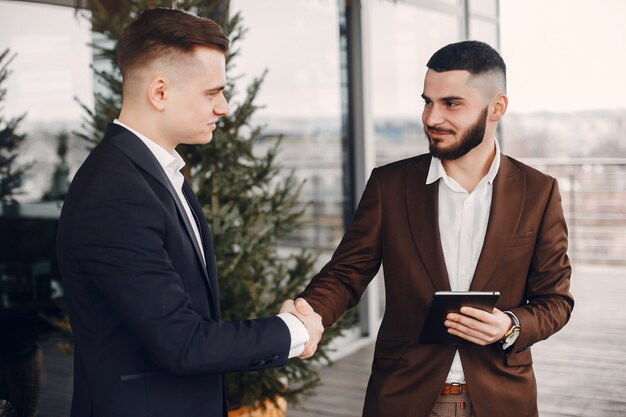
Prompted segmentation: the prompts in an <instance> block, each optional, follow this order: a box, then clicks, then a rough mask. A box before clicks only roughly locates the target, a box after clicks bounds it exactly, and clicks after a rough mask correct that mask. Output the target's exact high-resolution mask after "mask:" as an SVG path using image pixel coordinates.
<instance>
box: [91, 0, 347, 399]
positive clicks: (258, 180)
mask: <svg viewBox="0 0 626 417" xmlns="http://www.w3.org/2000/svg"><path fill="white" fill-rule="evenodd" d="M93 4H94V9H93V10H94V12H93V15H92V19H93V30H94V32H96V33H95V34H94V39H96V40H94V44H95V45H94V47H95V48H96V50H97V51H98V56H100V57H102V59H103V60H105V61H108V66H106V65H104V66H103V65H102V63H99V64H98V63H96V67H97V68H102V69H96V68H94V72H95V75H96V78H97V80H98V83H99V84H100V86H104V87H105V88H101V89H100V90H101V91H100V90H99V92H98V93H97V94H96V97H95V101H96V103H95V110H94V111H93V112H92V111H90V110H89V109H87V108H85V110H86V111H87V115H86V117H85V124H84V130H85V131H84V132H81V134H80V136H81V137H83V138H84V139H86V140H89V141H91V142H94V143H95V142H97V141H99V140H100V138H101V137H102V135H103V132H104V129H105V127H106V123H107V122H108V121H110V120H112V119H113V118H115V117H117V115H118V114H119V109H120V105H121V78H120V75H119V72H118V70H117V69H115V70H113V68H115V52H114V46H115V44H116V41H117V39H118V38H119V35H120V33H121V29H122V27H123V26H125V25H126V24H127V23H128V22H129V21H130V20H131V19H132V18H134V17H135V16H136V15H137V14H138V13H139V12H140V11H142V10H144V9H146V8H148V7H157V6H171V2H167V3H166V2H163V1H151V2H146V1H132V2H131V3H130V4H121V5H116V7H114V8H111V7H109V8H107V7H105V6H104V5H103V4H101V3H99V2H98V1H97V0H96V1H95V2H94V3H93ZM224 5H225V2H223V1H217V0H212V1H205V2H203V3H202V4H200V2H196V1H182V2H177V3H176V6H177V7H178V8H179V9H183V10H188V11H192V12H193V13H195V14H197V15H198V16H203V17H208V18H212V19H213V20H215V21H217V22H218V23H219V24H220V25H221V26H222V27H223V28H224V30H225V32H226V33H227V34H228V35H229V38H230V40H231V52H230V54H229V56H228V59H227V73H228V75H229V81H228V84H227V87H226V90H225V95H226V98H227V99H228V100H229V102H230V103H231V114H230V115H229V116H228V117H225V118H223V119H222V120H221V122H220V126H219V128H218V129H217V130H216V131H215V132H214V134H213V140H212V142H211V143H210V144H209V145H206V146H181V147H179V149H178V151H179V152H180V153H181V155H182V156H183V157H184V158H185V160H186V161H187V164H188V166H189V167H190V172H191V183H192V187H193V189H194V190H196V191H197V195H198V199H199V200H200V203H201V204H202V207H203V209H204V214H205V216H206V218H207V220H208V222H209V225H210V227H211V230H212V232H213V239H214V243H215V252H216V259H217V270H218V275H219V285H220V299H221V307H222V314H223V318H224V319H225V320H241V319H246V318H256V317H264V316H272V315H275V314H276V313H277V312H278V310H279V308H280V305H281V304H282V302H283V301H284V300H286V299H289V298H293V297H294V296H295V295H296V294H297V293H298V292H299V291H300V290H301V289H302V288H303V287H304V285H306V283H307V282H308V280H309V279H310V278H311V277H312V276H313V267H314V261H315V257H314V256H313V254H311V253H308V252H305V251H301V252H299V253H295V254H288V255H280V254H279V252H278V246H279V243H280V242H281V240H282V239H284V238H286V236H287V235H288V234H289V233H291V232H293V231H294V230H295V229H296V228H298V227H300V226H301V220H300V219H301V216H302V213H303V210H304V208H303V207H302V205H301V204H300V202H299V201H298V197H299V193H300V189H301V186H302V184H299V183H298V182H297V181H296V179H295V177H294V176H293V175H288V176H287V177H286V178H281V176H280V175H279V174H280V167H279V166H277V164H276V161H275V157H276V154H277V152H278V150H279V148H280V140H279V141H277V142H276V143H275V144H274V145H273V146H272V147H271V148H270V150H269V151H268V152H267V153H266V154H264V155H257V154H255V152H254V146H253V145H254V143H255V142H256V141H258V140H259V139H260V136H261V133H262V128H261V127H259V126H253V125H251V121H250V118H251V117H252V115H253V114H254V112H255V111H256V110H257V109H258V107H257V106H256V105H255V104H254V101H255V99H256V96H257V94H258V92H259V88H260V86H261V84H262V82H263V77H264V75H265V74H261V75H260V76H259V77H258V78H256V79H255V80H254V81H253V82H252V83H251V85H250V86H248V88H247V91H246V94H245V96H244V97H243V98H242V99H241V102H240V103H235V99H237V98H238V95H237V92H236V90H235V86H234V81H235V77H233V76H232V73H233V68H234V60H235V58H236V57H237V55H238V49H237V42H238V41H239V40H240V39H241V38H242V37H243V36H244V35H245V29H244V28H243V26H242V22H241V16H240V15H239V14H235V15H233V16H230V17H229V14H228V8H227V7H225V6H224ZM350 323H352V318H351V316H350V317H346V318H345V319H343V320H342V321H341V322H340V323H337V324H336V325H334V326H332V327H330V328H328V329H326V332H325V334H324V338H323V339H322V342H321V344H320V347H319V349H318V352H317V354H316V356H315V357H314V358H313V359H311V360H307V361H300V360H299V359H293V360H290V361H289V364H288V365H287V366H285V367H283V368H275V369H267V370H263V371H258V372H247V373H234V374H228V375H226V387H227V392H228V397H229V403H230V404H231V405H232V406H240V405H254V404H256V403H257V402H259V401H262V400H264V399H274V398H275V397H276V396H277V395H281V396H283V397H285V398H286V399H287V400H288V401H290V402H292V403H296V402H297V400H298V397H299V396H300V394H303V393H305V392H306V391H308V390H310V389H311V388H312V387H314V386H315V385H316V384H317V383H318V382H319V378H318V374H317V368H318V367H319V366H320V364H321V363H328V357H327V352H328V343H329V342H330V341H331V340H332V339H333V338H334V337H336V336H337V335H339V334H340V332H341V331H342V330H343V329H345V328H346V327H347V326H348V325H349V324H350ZM251 348H254V347H251Z"/></svg>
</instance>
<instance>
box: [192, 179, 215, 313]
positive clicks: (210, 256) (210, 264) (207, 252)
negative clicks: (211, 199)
mask: <svg viewBox="0 0 626 417" xmlns="http://www.w3.org/2000/svg"><path fill="white" fill-rule="evenodd" d="M183 193H184V194H185V197H187V201H189V206H190V207H191V210H192V211H193V213H194V214H195V215H196V218H197V219H198V223H199V224H198V227H199V228H200V235H201V236H202V243H203V244H204V256H205V259H206V270H207V272H208V278H209V287H210V289H211V295H212V298H213V305H214V306H215V311H214V312H213V313H214V314H215V316H214V317H219V315H220V302H219V296H218V294H219V290H218V283H217V266H216V261H215V249H214V248H213V239H212V237H211V231H210V230H209V226H208V225H207V222H206V220H205V217H204V213H203V211H202V206H201V205H200V202H199V201H198V198H197V197H196V195H195V194H194V193H193V191H192V190H191V187H190V186H189V184H187V181H185V182H184V183H183Z"/></svg>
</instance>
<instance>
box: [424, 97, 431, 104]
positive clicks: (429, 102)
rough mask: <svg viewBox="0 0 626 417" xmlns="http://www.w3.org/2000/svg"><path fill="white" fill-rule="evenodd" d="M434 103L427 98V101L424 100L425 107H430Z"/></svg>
mask: <svg viewBox="0 0 626 417" xmlns="http://www.w3.org/2000/svg"><path fill="white" fill-rule="evenodd" d="M432 103H433V102H432V101H430V100H429V99H427V98H425V99H424V106H428V105H430V104H432Z"/></svg>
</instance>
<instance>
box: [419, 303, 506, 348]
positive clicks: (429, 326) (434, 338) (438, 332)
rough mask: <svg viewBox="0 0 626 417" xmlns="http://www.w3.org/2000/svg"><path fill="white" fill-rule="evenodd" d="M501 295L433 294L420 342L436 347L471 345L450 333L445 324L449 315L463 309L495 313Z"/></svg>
mask: <svg viewBox="0 0 626 417" xmlns="http://www.w3.org/2000/svg"><path fill="white" fill-rule="evenodd" d="M499 296H500V293H499V292H498V291H488V292H483V291H437V292H436V293H434V294H433V298H432V300H431V302H430V307H429V309H428V312H427V313H426V320H425V321H424V326H423V327H422V333H421V334H420V339H419V342H420V343H422V344H434V345H459V344H464V343H471V342H469V341H467V340H465V339H461V338H460V337H457V336H454V335H451V334H450V333H448V328H447V327H446V326H445V325H444V324H443V322H444V321H445V320H446V316H447V315H448V313H458V312H459V311H460V309H461V307H464V306H467V307H474V308H480V309H481V310H485V311H493V308H494V306H495V305H496V301H498V297H499Z"/></svg>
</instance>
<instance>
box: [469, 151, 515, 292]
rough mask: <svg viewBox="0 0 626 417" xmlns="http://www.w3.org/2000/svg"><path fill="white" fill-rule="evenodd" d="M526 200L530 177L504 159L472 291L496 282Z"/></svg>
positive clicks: (506, 158) (504, 157)
mask: <svg viewBox="0 0 626 417" xmlns="http://www.w3.org/2000/svg"><path fill="white" fill-rule="evenodd" d="M525 198H526V176H525V175H524V173H523V171H521V170H520V169H518V168H517V167H516V166H515V165H513V163H512V162H511V160H510V159H509V158H508V157H507V156H505V155H502V156H501V160H500V168H499V170H498V175H497V176H496V178H495V180H494V183H493V195H492V199H491V211H490V213H489V223H488V224H487V232H486V234H485V242H484V244H483V249H482V251H481V253H480V258H479V259H478V264H477V265H476V271H475V272H474V278H473V280H472V284H471V286H470V290H472V291H481V290H483V289H484V288H485V286H486V285H487V284H488V282H489V280H490V279H491V278H492V275H493V273H494V271H495V270H496V267H497V266H498V264H499V263H500V260H501V259H502V257H503V256H504V254H505V252H506V251H507V249H508V247H509V244H510V242H511V239H512V238H513V236H514V235H515V231H516V230H517V225H518V224H519V221H520V216H521V214H522V210H523V208H524V199H525Z"/></svg>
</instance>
